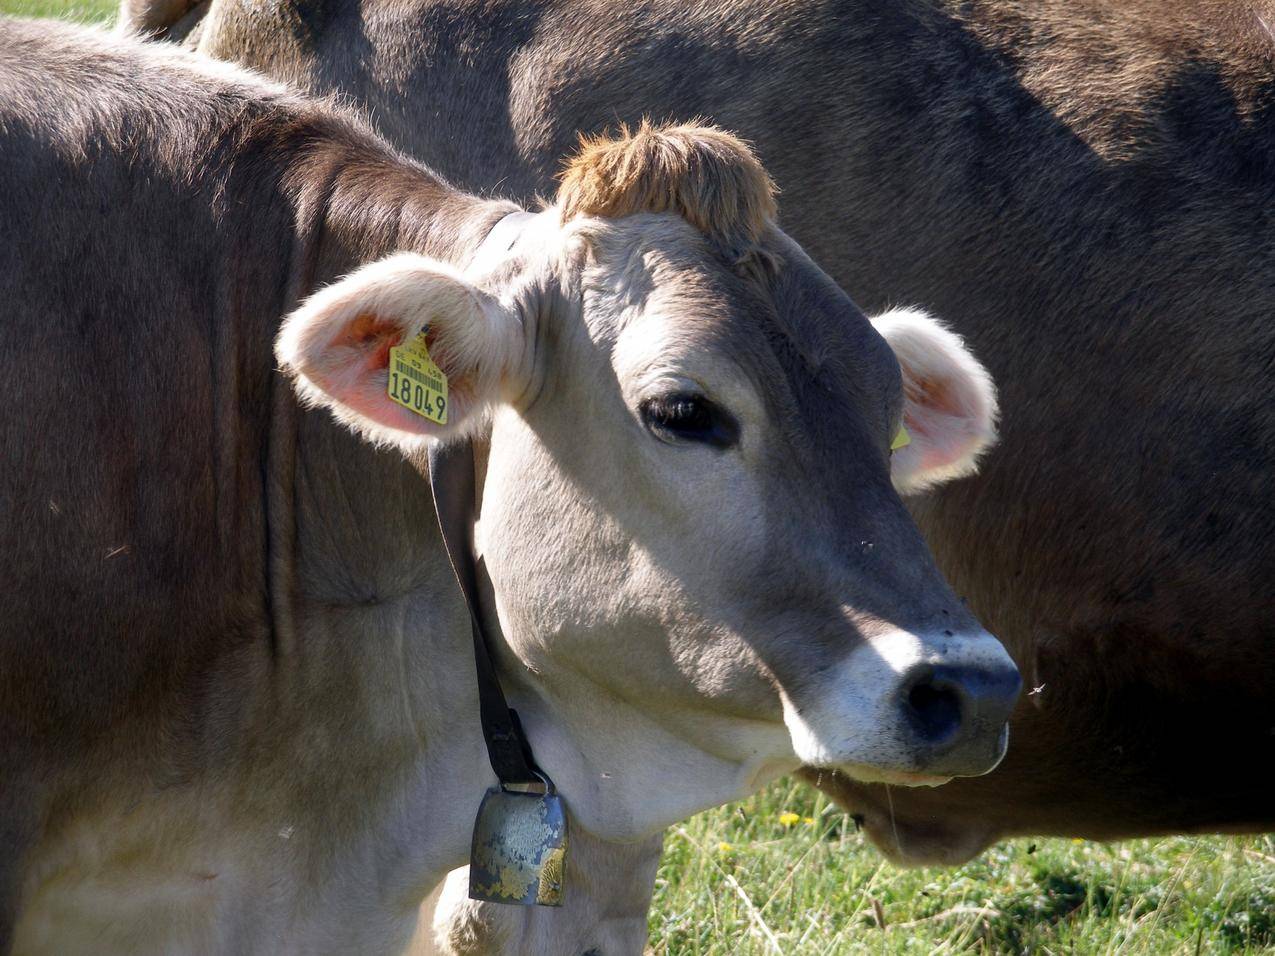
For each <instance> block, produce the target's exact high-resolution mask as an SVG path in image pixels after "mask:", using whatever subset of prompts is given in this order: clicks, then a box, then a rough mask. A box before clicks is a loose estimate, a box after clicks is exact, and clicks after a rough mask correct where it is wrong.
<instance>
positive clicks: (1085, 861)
mask: <svg viewBox="0 0 1275 956" xmlns="http://www.w3.org/2000/svg"><path fill="white" fill-rule="evenodd" d="M785 813H788V814H793V815H795V816H796V818H797V819H796V821H795V822H793V818H792V816H788V817H784V818H783V819H781V815H782V814H785ZM651 942H652V948H653V950H654V952H655V953H656V954H661V956H662V954H670V956H673V954H676V956H683V954H685V956H727V954H731V956H735V954H753V953H755V954H759V956H760V954H780V953H782V954H794V956H796V954H801V956H814V954H840V953H891V954H894V953H901V954H926V956H928V954H931V953H947V952H966V951H970V952H978V953H1045V954H1049V953H1078V954H1080V953H1086V954H1087V953H1121V954H1125V953H1140V954H1157V956H1158V954H1162V953H1258V952H1275V837H1245V838H1239V837H1235V838H1221V837H1208V838H1204V837H1173V838H1163V839H1156V840H1134V841H1129V842H1126V843H1117V844H1100V843H1090V842H1085V841H1080V840H1058V839H1049V840H1012V841H1008V842H1005V843H1002V844H1000V845H998V846H996V847H993V848H992V849H991V850H989V851H988V852H986V853H984V854H983V855H982V856H981V857H979V858H978V859H977V860H974V861H973V862H971V863H968V864H966V865H965V866H962V867H957V868H955V869H921V870H907V869H900V868H898V867H895V866H893V865H891V864H890V863H887V862H885V860H884V859H883V858H882V857H881V856H880V855H879V854H878V853H877V852H876V851H875V850H874V849H872V847H871V845H870V844H869V843H868V842H867V841H866V839H865V838H863V837H862V836H861V835H860V834H858V833H856V832H855V827H854V823H853V822H852V821H851V820H850V819H849V817H848V816H847V815H846V814H845V813H843V812H841V811H840V810H839V809H837V807H836V806H835V805H833V804H831V803H830V802H829V801H828V799H827V798H826V797H824V796H823V795H821V794H819V793H818V792H816V791H814V790H812V789H811V788H809V787H806V786H803V785H801V784H798V783H796V782H792V781H782V782H780V783H778V784H776V785H774V786H772V787H770V788H769V789H768V790H766V791H765V792H764V793H761V794H759V795H757V796H755V797H752V798H750V799H748V800H744V801H742V802H740V803H736V804H733V805H731V806H729V807H723V808H721V809H718V810H713V811H710V812H708V813H704V814H701V815H699V816H697V817H695V818H694V819H692V820H690V821H689V822H687V823H686V824H684V825H682V826H680V827H676V828H674V830H673V831H671V832H670V834H669V837H668V839H667V842H666V844H665V851H664V859H663V862H662V863H661V866H660V873H659V878H658V881H657V886H656V896H655V907H654V909H653V911H652V916H651Z"/></svg>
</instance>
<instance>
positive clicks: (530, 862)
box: [469, 784, 567, 906]
mask: <svg viewBox="0 0 1275 956" xmlns="http://www.w3.org/2000/svg"><path fill="white" fill-rule="evenodd" d="M566 858H567V812H566V808H565V807H564V806H563V804H562V798H561V797H559V796H558V794H557V793H556V792H555V791H554V789H553V785H552V784H548V785H547V786H546V787H545V792H544V793H535V792H528V791H522V790H510V789H507V788H505V787H503V786H501V787H492V788H491V789H490V790H488V791H487V794H486V796H484V797H483V802H482V805H481V806H479V808H478V819H477V820H475V821H474V841H473V845H472V846H471V847H470V851H469V898H470V899H471V900H482V901H484V902H487V903H513V904H516V905H519V906H561V905H562V884H563V876H564V870H565V864H566Z"/></svg>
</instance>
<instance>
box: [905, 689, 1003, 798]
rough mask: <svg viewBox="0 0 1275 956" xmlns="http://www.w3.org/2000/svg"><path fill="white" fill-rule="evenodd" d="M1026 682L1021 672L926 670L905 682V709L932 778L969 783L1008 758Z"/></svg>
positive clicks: (927, 770)
mask: <svg viewBox="0 0 1275 956" xmlns="http://www.w3.org/2000/svg"><path fill="white" fill-rule="evenodd" d="M1021 689H1022V678H1020V677H1019V675H1018V671H1017V669H1016V668H1014V667H1012V666H1010V667H989V666H981V667H973V666H950V665H949V666H944V665H934V664H921V665H917V666H916V667H915V668H913V671H912V673H909V674H908V675H906V676H905V678H904V680H903V686H902V690H901V692H900V697H901V699H900V706H901V707H902V708H903V712H904V715H905V717H906V719H907V720H908V723H909V724H910V725H911V727H912V729H913V732H914V734H915V739H916V742H917V746H918V750H919V751H920V754H919V756H923V757H924V758H925V759H924V761H923V762H924V764H925V766H926V772H927V773H936V774H939V775H943V776H954V777H969V776H977V775H978V774H983V773H987V772H988V771H990V770H992V769H993V768H994V767H995V766H996V764H998V763H999V762H1000V759H1001V757H1002V756H1004V754H1005V747H1006V745H1007V743H1008V739H1009V728H1008V727H1007V726H1006V724H1007V722H1008V721H1009V715H1010V714H1011V713H1012V712H1013V710H1014V704H1015V703H1017V701H1018V692H1019V691H1020V690H1021Z"/></svg>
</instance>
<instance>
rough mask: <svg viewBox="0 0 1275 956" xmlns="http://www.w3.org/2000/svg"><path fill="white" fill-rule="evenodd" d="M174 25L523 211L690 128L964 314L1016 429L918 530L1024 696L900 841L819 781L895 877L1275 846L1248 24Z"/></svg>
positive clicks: (875, 276) (1064, 9)
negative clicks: (1065, 849)
mask: <svg viewBox="0 0 1275 956" xmlns="http://www.w3.org/2000/svg"><path fill="white" fill-rule="evenodd" d="M141 5H142V6H144V3H143V4H141ZM204 11H206V15H205V16H204V17H203V21H202V22H198V17H199V15H200V14H201V13H203V12H204ZM275 24H281V25H283V26H284V27H285V28H284V29H272V26H273V25H275ZM192 27H193V32H189V33H188V35H187V42H188V43H190V44H191V45H194V46H197V47H199V48H200V49H203V50H205V51H207V52H210V53H213V54H215V55H218V56H222V57H227V58H232V59H237V60H240V61H242V62H246V63H250V64H252V65H254V66H256V67H259V68H261V69H263V70H265V71H267V72H270V73H272V74H274V75H277V76H280V77H284V78H287V79H289V80H292V81H294V82H298V83H301V84H303V85H306V86H309V87H310V88H313V89H317V90H322V91H339V92H341V93H342V94H343V95H345V96H348V97H349V98H351V99H352V100H354V101H355V102H356V103H359V104H362V105H363V106H364V107H365V108H366V109H367V110H368V112H369V114H370V115H371V116H372V117H373V118H374V119H375V121H376V123H377V124H378V126H379V127H380V128H381V129H382V130H383V131H384V132H385V133H386V134H387V135H388V136H389V137H390V138H391V139H392V140H393V141H395V142H396V143H398V144H399V145H400V146H402V147H403V148H405V149H407V150H409V151H411V152H412V153H414V154H415V155H418V156H421V157H424V158H426V159H428V160H429V161H430V162H431V163H434V164H436V165H438V166H439V167H440V168H442V169H443V170H445V171H446V172H447V173H448V174H449V175H451V176H453V177H454V178H456V179H457V180H458V181H460V182H462V183H464V184H466V185H468V186H469V187H471V188H474V189H490V188H493V187H495V186H496V185H497V184H499V187H500V189H501V190H504V191H511V192H512V193H513V194H514V195H518V196H522V197H524V198H530V197H531V196H533V195H534V194H535V193H537V192H547V191H548V190H550V189H551V184H552V181H553V177H554V175H555V173H556V171H557V162H558V159H557V157H558V156H559V155H560V154H561V153H562V151H563V150H564V149H565V148H566V147H567V146H568V145H569V144H570V143H571V142H572V141H573V138H574V137H575V135H576V131H577V130H584V131H591V130H597V129H600V128H603V127H606V126H609V125H613V124H615V123H616V122H618V121H624V120H627V121H630V122H631V121H633V120H635V119H636V118H637V117H638V116H640V115H641V114H643V113H645V112H653V113H654V114H655V115H657V116H691V115H698V116H706V117H709V118H711V119H713V120H716V121H718V122H720V123H723V124H724V125H727V126H729V127H730V128H733V129H737V130H740V131H742V132H743V133H744V134H745V135H747V136H748V137H750V138H751V139H753V140H754V141H755V143H756V145H757V148H758V151H759V153H760V154H761V156H762V157H763V159H764V160H765V162H766V164H767V167H768V168H769V169H770V170H771V171H772V172H773V173H774V175H775V177H776V179H777V181H778V183H779V185H780V186H781V187H782V188H783V189H784V190H785V195H786V201H785V221H786V223H787V226H788V228H789V229H790V230H791V231H792V233H793V234H794V235H795V236H796V237H798V238H799V239H800V241H801V242H802V243H803V245H804V246H805V247H806V248H807V249H808V250H811V251H812V253H813V254H814V255H815V257H816V258H817V259H818V260H819V261H820V262H821V263H822V264H823V265H824V267H825V268H827V269H828V270H829V272H830V273H831V275H832V276H833V278H834V279H836V280H837V281H838V282H839V283H841V284H842V285H843V286H845V287H846V288H848V289H852V290H853V291H854V293H855V295H856V297H858V298H860V299H861V300H863V301H866V302H867V303H868V304H869V305H870V306H872V307H874V308H879V307H882V306H884V305H886V304H887V303H888V302H889V301H891V300H892V299H897V298H898V297H900V296H901V297H902V298H904V299H905V300H909V301H916V302H920V303H922V304H924V305H926V306H930V307H933V308H935V309H937V310H939V311H941V312H942V314H944V315H947V316H950V317H952V318H953V319H955V320H956V321H957V322H958V324H959V329H960V331H961V332H962V334H964V335H966V336H967V337H968V338H969V339H970V341H971V342H972V343H973V344H974V345H975V346H976V347H977V349H978V350H979V354H980V355H982V356H984V357H985V358H986V360H987V361H988V363H989V365H990V367H991V369H992V371H993V374H994V375H995V377H996V379H997V381H998V383H999V384H1000V387H1001V389H1002V394H1003V396H1004V397H1005V398H1006V401H1007V404H1008V405H1009V406H1010V407H1012V413H1011V414H1010V415H1008V416H1007V418H1006V420H1005V422H1004V426H1003V429H1002V443H1001V445H1000V447H999V449H998V450H997V451H996V452H995V453H994V454H993V455H991V456H990V458H989V459H988V460H987V464H986V467H985V468H984V470H983V471H982V473H981V474H980V476H979V477H978V478H977V479H975V480H972V481H967V482H962V483H957V484H954V485H952V486H950V487H947V488H944V489H941V490H939V491H937V492H935V493H933V494H931V495H928V496H925V497H921V498H915V499H912V500H911V501H910V502H909V504H910V507H911V508H912V511H913V513H914V515H915V516H916V517H917V519H918V521H919V523H920V525H921V527H922V529H923V531H924V533H925V534H926V536H927V539H928V540H929V542H930V544H931V546H932V547H933V548H934V550H935V552H936V554H937V556H938V558H939V562H940V565H941V566H942V567H943V569H944V571H945V572H946V573H947V574H948V576H949V578H950V579H952V580H953V581H955V582H956V584H957V586H958V588H959V589H960V591H961V593H963V594H964V595H966V596H967V598H968V600H969V603H970V606H971V607H972V608H974V609H975V610H976V611H977V612H978V613H979V614H980V615H981V616H982V618H983V619H984V620H986V621H988V622H990V623H991V625H992V626H993V628H994V630H995V631H996V632H997V633H998V634H999V635H1000V636H1001V637H1002V639H1004V640H1006V642H1007V644H1008V646H1009V647H1010V650H1011V653H1012V654H1013V656H1014V657H1015V659H1016V660H1017V661H1018V662H1019V663H1020V665H1022V667H1023V668H1024V671H1025V673H1026V674H1027V675H1028V678H1029V680H1030V682H1031V684H1032V692H1031V693H1030V694H1028V695H1025V697H1024V699H1023V700H1022V701H1021V702H1020V704H1019V709H1018V711H1017V713H1016V714H1015V717H1014V719H1013V727H1014V736H1013V741H1014V743H1013V746H1012V747H1011V748H1010V753H1009V756H1008V758H1007V759H1006V761H1005V762H1004V763H1003V764H1002V765H1001V767H1000V768H999V769H998V770H997V771H996V772H995V773H994V774H992V775H991V776H989V777H986V778H978V779H970V780H963V781H957V782H955V783H953V784H949V785H948V786H945V787H942V788H940V789H938V790H934V791H926V790H910V791H906V792H895V793H893V811H894V813H893V818H891V815H890V813H889V810H888V808H889V804H888V803H887V801H886V799H885V793H884V791H883V790H882V789H881V788H880V787H871V786H867V787H865V786H861V785H855V784H850V783H848V782H846V781H841V780H837V779H835V778H834V779H829V778H828V777H827V775H824V776H823V777H822V778H821V781H822V782H821V785H822V786H825V787H826V788H828V789H830V790H831V792H833V793H834V794H835V795H836V796H837V797H838V798H839V799H840V800H842V802H844V803H845V804H846V805H847V806H849V807H850V808H851V809H852V810H854V811H855V812H856V813H857V814H858V815H859V816H860V818H861V819H862V820H863V822H864V823H865V825H866V828H867V832H868V833H869V834H870V835H871V836H872V838H873V839H874V840H875V841H876V842H877V844H878V845H879V846H881V847H882V848H883V849H884V850H885V851H886V852H887V853H889V854H890V855H891V856H893V857H895V858H896V859H902V860H909V861H914V862H923V861H948V862H955V861H958V860H961V859H964V858H966V857H968V856H970V855H971V854H974V853H976V852H978V851H979V849H981V848H982V847H984V846H986V845H987V844H988V843H989V842H991V841H993V840H995V839H997V838H998V837H1000V836H1003V835H1007V834H1033V833H1039V834H1073V835H1083V836H1087V837H1091V838H1112V837H1120V836H1128V835H1134V834H1146V833H1163V832H1171V831H1194V832H1198V831H1245V830H1260V829H1268V828H1270V827H1271V826H1272V825H1275V801H1272V800H1271V799H1270V795H1269V791H1268V788H1267V787H1266V785H1265V783H1264V778H1263V777H1262V775H1261V774H1257V773H1253V772H1252V770H1251V768H1253V767H1260V766H1265V765H1267V764H1269V763H1270V762H1271V760H1272V757H1275V714H1272V707H1271V704H1270V700H1271V697H1272V692H1273V690H1275V654H1272V653H1271V651H1272V645H1273V644H1275V637H1273V628H1275V625H1273V624H1272V621H1275V601H1273V599H1272V593H1271V581H1272V580H1275V550H1273V546H1272V541H1273V540H1275V513H1273V509H1272V508H1271V506H1270V504H1269V501H1270V495H1269V491H1268V482H1269V480H1270V479H1269V475H1270V474H1271V473H1272V470H1273V468H1272V466H1273V464H1275V462H1273V461H1272V449H1273V448H1275V409H1273V408H1272V402H1271V399H1270V397H1269V379H1270V375H1271V369H1272V364H1273V363H1275V326H1273V325H1272V322H1271V321H1270V316H1271V314H1272V312H1275V252H1273V250H1275V220H1273V219H1272V216H1271V210H1272V208H1275V68H1273V67H1272V63H1273V58H1272V50H1273V49H1275V41H1273V39H1272V30H1273V28H1275V5H1272V4H1271V3H1270V2H1269V0H1255V2H1243V3H1241V2H1238V0H1182V2H1178V3H1173V4H1164V3H1155V2H1150V0H1128V2H1118V3H1117V2H1110V0H1085V2H1080V3H1077V2H1072V0H982V2H977V3H967V2H961V0H832V2H825V3H814V2H804V3H799V2H783V3H774V2H771V0H730V2H726V3H714V4H712V5H711V6H701V5H696V4H686V3H680V2H676V0H653V2H648V3H642V4H640V5H627V4H598V3H586V2H584V0H562V2H556V3H532V2H526V0H522V2H518V0H504V2H500V0H497V2H483V3H478V2H477V0H459V2H457V0H451V2H446V3H444V2H438V0H393V2H383V3H382V2H376V0H361V2H360V0H324V2H322V3H320V2H307V0H276V2H274V3H272V4H267V3H262V2H260V0H255V2H253V3H251V4H249V3H246V2H242V0H211V2H210V3H209V4H208V5H207V6H206V7H203V8H200V10H197V11H195V12H194V14H192V15H191V17H190V18H189V19H188V20H187V21H186V22H185V23H184V24H182V25H181V26H180V27H179V28H178V29H177V31H176V34H177V35H182V34H183V33H187V32H188V31H191V29H192ZM474 116H480V117H486V119H485V120H484V125H483V126H482V128H481V130H479V131H476V132H474V133H473V134H471V135H469V136H465V137H460V136H456V135H454V134H453V132H452V131H453V130H454V129H456V128H457V124H458V122H459V120H460V119H462V118H467V117H474ZM896 840H897V842H896Z"/></svg>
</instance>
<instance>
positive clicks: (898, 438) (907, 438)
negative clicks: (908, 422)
mask: <svg viewBox="0 0 1275 956" xmlns="http://www.w3.org/2000/svg"><path fill="white" fill-rule="evenodd" d="M910 444H912V436H911V435H909V434H908V430H907V429H906V428H904V427H903V426H902V425H900V426H899V433H898V434H897V435H895V436H894V441H892V442H890V451H898V450H899V449H900V448H907V446H908V445H910Z"/></svg>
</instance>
